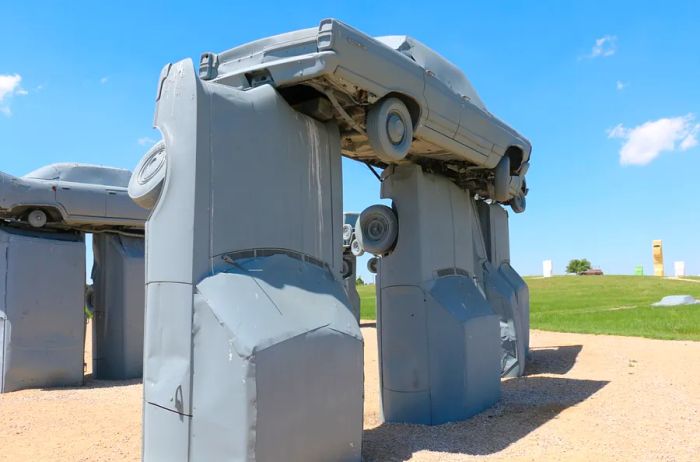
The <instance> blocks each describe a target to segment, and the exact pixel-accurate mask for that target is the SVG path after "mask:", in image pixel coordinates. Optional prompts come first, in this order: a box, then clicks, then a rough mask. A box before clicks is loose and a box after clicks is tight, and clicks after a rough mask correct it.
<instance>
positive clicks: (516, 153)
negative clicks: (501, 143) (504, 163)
mask: <svg viewBox="0 0 700 462" xmlns="http://www.w3.org/2000/svg"><path fill="white" fill-rule="evenodd" d="M503 155H504V156H508V157H509V158H510V174H511V175H513V174H514V173H515V172H516V171H517V170H518V169H519V168H520V166H521V165H522V163H523V150H522V149H521V148H519V147H517V146H509V147H508V149H506V152H505V153H504V154H503Z"/></svg>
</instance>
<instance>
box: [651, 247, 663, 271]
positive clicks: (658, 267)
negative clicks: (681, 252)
mask: <svg viewBox="0 0 700 462" xmlns="http://www.w3.org/2000/svg"><path fill="white" fill-rule="evenodd" d="M651 252H652V256H653V258H654V276H659V277H663V276H664V251H663V246H662V243H661V240H660V239H656V240H655V241H653V242H652V243H651Z"/></svg>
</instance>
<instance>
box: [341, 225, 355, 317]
mask: <svg viewBox="0 0 700 462" xmlns="http://www.w3.org/2000/svg"><path fill="white" fill-rule="evenodd" d="M358 217H359V214H358V213H354V212H345V213H343V263H342V273H341V274H342V276H343V286H344V287H345V293H346V294H347V296H348V301H349V302H350V309H351V311H352V314H353V316H355V319H357V322H358V323H359V322H360V294H359V293H357V257H355V255H353V253H352V250H351V248H350V246H351V244H352V241H353V240H354V239H355V223H357V218H358ZM346 234H347V238H346Z"/></svg>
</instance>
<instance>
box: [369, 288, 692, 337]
mask: <svg viewBox="0 0 700 462" xmlns="http://www.w3.org/2000/svg"><path fill="white" fill-rule="evenodd" d="M526 281H527V283H528V285H529V286H530V322H531V327H532V328H533V329H543V330H552V331H560V332H579V333H589V334H612V335H627V336H635V337H648V338H658V339H681V340H700V305H695V306H692V305H691V306H681V307H675V308H652V307H651V304H652V303H654V302H656V301H658V300H660V299H661V297H663V296H665V295H677V294H678V295H679V294H689V295H692V296H694V297H695V298H698V299H700V283H695V282H687V281H674V280H672V279H659V278H655V277H651V276H561V277H553V278H548V279H543V278H526ZM358 291H359V292H360V298H361V299H362V318H363V319H374V318H375V317H376V301H375V298H374V286H373V285H367V286H361V287H358Z"/></svg>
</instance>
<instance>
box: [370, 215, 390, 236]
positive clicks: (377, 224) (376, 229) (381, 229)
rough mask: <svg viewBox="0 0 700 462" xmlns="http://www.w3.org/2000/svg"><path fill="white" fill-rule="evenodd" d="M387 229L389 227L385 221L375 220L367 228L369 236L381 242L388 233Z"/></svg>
mask: <svg viewBox="0 0 700 462" xmlns="http://www.w3.org/2000/svg"><path fill="white" fill-rule="evenodd" d="M386 228H387V225H386V223H384V221H383V220H381V219H379V218H375V219H374V220H372V221H371V222H370V223H369V226H367V235H368V236H369V237H370V239H373V240H379V239H381V238H382V236H383V235H384V233H385V232H386Z"/></svg>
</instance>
